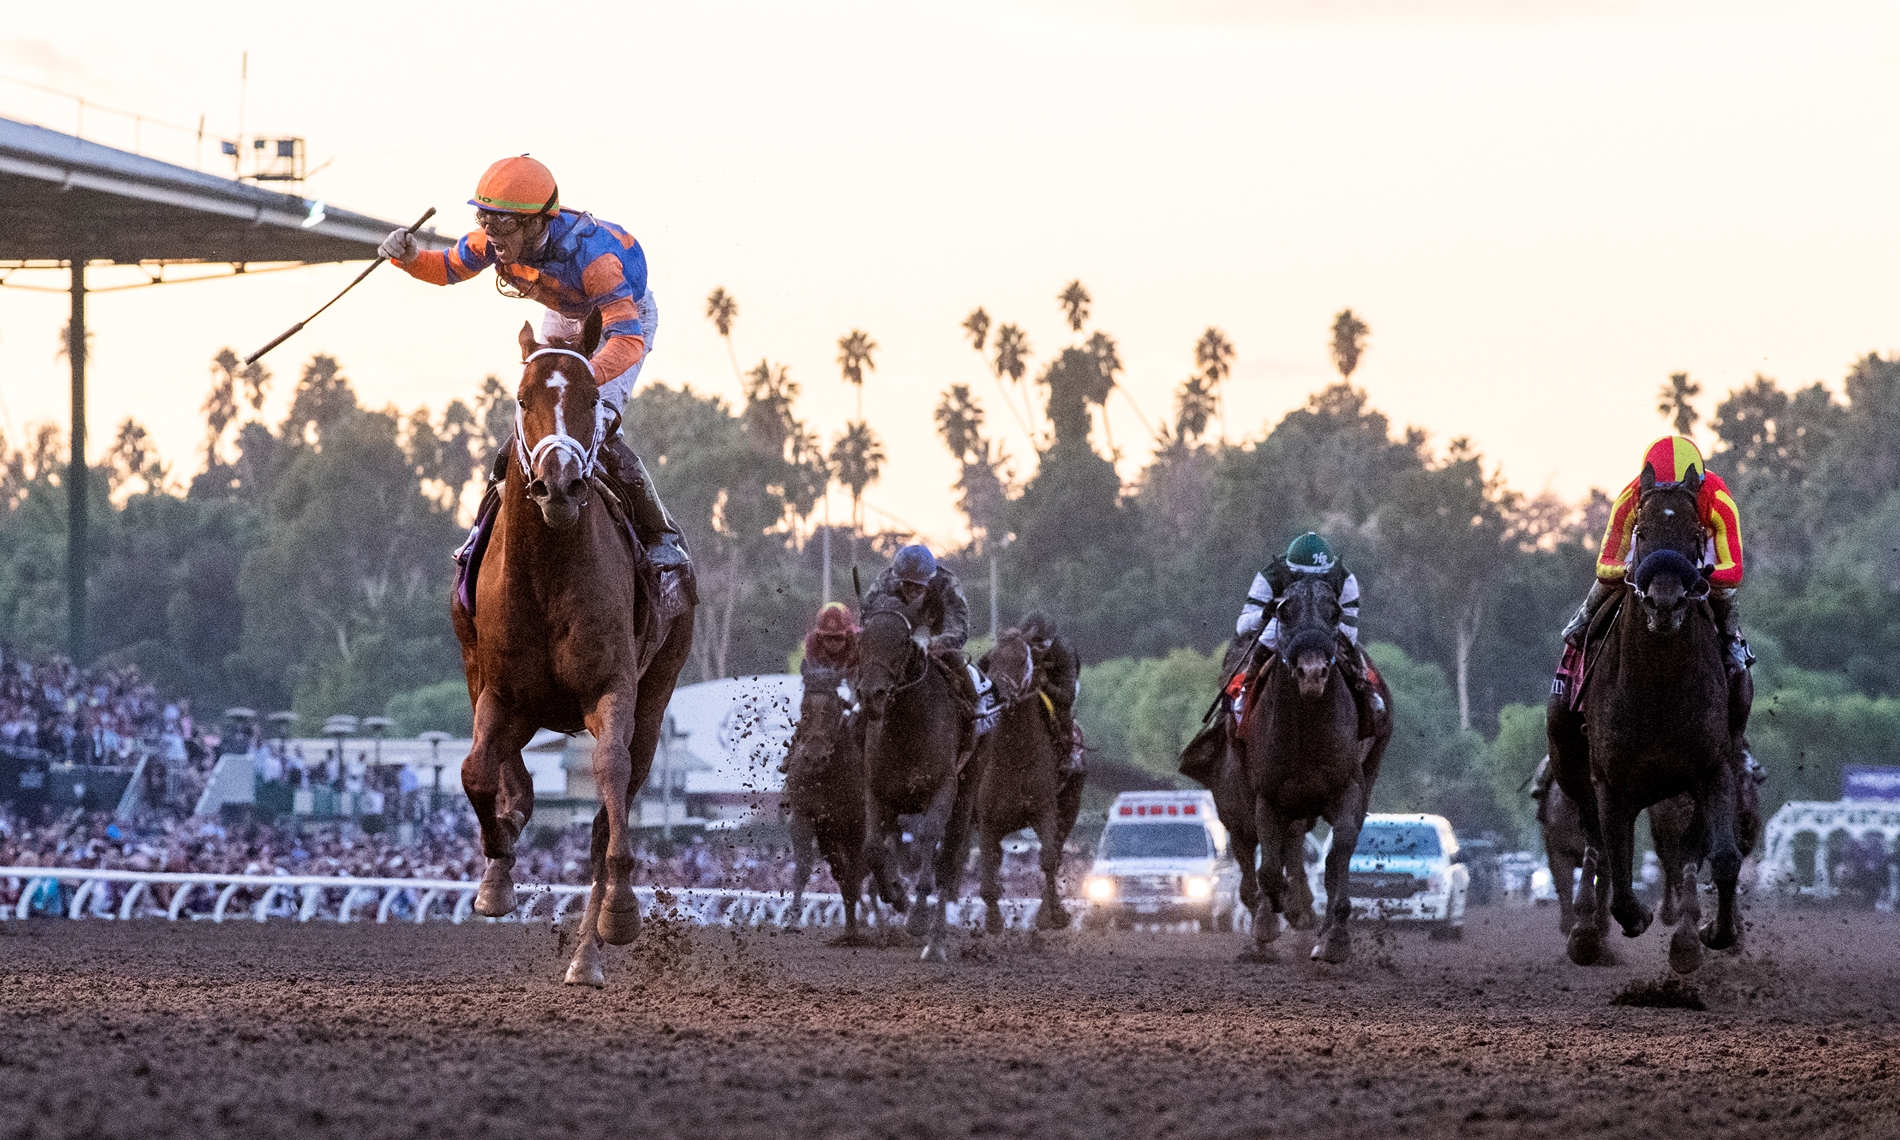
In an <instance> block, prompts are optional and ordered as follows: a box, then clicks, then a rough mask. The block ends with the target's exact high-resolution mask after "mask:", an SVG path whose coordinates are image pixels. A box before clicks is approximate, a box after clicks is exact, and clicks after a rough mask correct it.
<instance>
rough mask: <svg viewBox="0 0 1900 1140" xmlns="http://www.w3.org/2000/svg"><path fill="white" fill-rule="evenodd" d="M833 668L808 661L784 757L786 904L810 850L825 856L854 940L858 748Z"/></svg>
mask: <svg viewBox="0 0 1900 1140" xmlns="http://www.w3.org/2000/svg"><path fill="white" fill-rule="evenodd" d="M838 681H839V677H838V674H836V673H834V672H832V671H830V670H827V669H815V668H811V667H809V666H808V667H807V669H806V671H805V695H804V698H803V700H802V701H801V702H800V704H799V713H798V727H797V728H795V729H794V730H793V731H792V743H791V748H790V750H789V751H788V752H787V753H786V756H785V797H786V799H787V801H788V802H789V803H790V804H791V832H792V851H793V857H794V858H795V860H796V868H795V870H794V871H793V873H792V906H793V909H794V910H796V909H797V908H798V906H799V904H800V903H801V902H802V901H803V896H804V893H805V883H806V882H807V881H808V880H809V879H810V878H811V872H812V866H813V864H814V862H815V858H814V856H816V855H818V854H823V855H824V857H825V862H827V863H829V864H831V877H832V878H834V879H836V880H837V881H838V890H839V891H840V892H841V893H842V894H843V896H844V929H845V932H844V936H843V937H841V938H838V939H836V940H834V943H833V944H834V945H839V946H855V945H858V944H859V943H860V942H862V940H863V937H862V935H861V934H860V933H859V931H858V905H859V904H860V903H861V902H862V901H863V895H864V877H865V874H866V870H865V863H864V752H863V750H862V749H860V748H859V746H858V737H857V733H856V731H855V730H854V728H853V726H852V724H851V722H850V719H849V718H848V717H847V716H846V715H845V707H844V698H843V697H840V696H839V695H838Z"/></svg>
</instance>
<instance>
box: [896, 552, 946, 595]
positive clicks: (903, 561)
mask: <svg viewBox="0 0 1900 1140" xmlns="http://www.w3.org/2000/svg"><path fill="white" fill-rule="evenodd" d="M891 569H892V570H893V571H895V572H896V573H897V579H898V581H900V582H914V583H916V584H917V585H919V586H922V585H925V584H927V583H928V582H929V581H930V576H931V575H932V574H935V573H936V572H937V558H936V556H935V555H933V554H931V553H930V548H929V547H927V546H918V545H912V546H906V547H905V548H904V549H902V550H900V551H898V552H897V557H896V558H893V559H891Z"/></svg>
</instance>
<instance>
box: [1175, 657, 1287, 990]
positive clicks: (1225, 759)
mask: <svg viewBox="0 0 1900 1140" xmlns="http://www.w3.org/2000/svg"><path fill="white" fill-rule="evenodd" d="M1246 651H1247V646H1246V645H1245V644H1239V645H1234V646H1231V647H1230V648H1229V649H1228V653H1227V661H1226V663H1225V664H1224V666H1223V667H1222V670H1221V674H1222V676H1226V677H1231V676H1232V675H1233V672H1234V670H1236V669H1238V668H1241V667H1242V662H1243V660H1244V657H1245V654H1246ZM1221 702H1222V704H1223V705H1224V704H1226V703H1227V697H1226V696H1225V695H1224V694H1223V695H1222V697H1221ZM1219 715H1220V716H1221V717H1223V718H1226V717H1227V716H1228V713H1227V711H1226V710H1225V709H1222V710H1221V711H1220V713H1219ZM1215 729H1216V730H1212V731H1209V730H1204V731H1202V732H1200V733H1197V734H1196V735H1195V737H1194V739H1193V740H1192V741H1190V742H1189V743H1188V746H1187V748H1186V749H1184V750H1183V751H1182V753H1181V761H1180V765H1179V767H1180V771H1181V774H1182V775H1184V776H1187V777H1188V778H1189V779H1192V780H1195V781H1197V782H1198V783H1200V784H1201V785H1202V786H1203V787H1205V788H1206V789H1207V790H1208V791H1209V792H1212V793H1213V794H1214V812H1215V814H1216V815H1217V816H1219V817H1220V822H1221V826H1222V827H1225V828H1226V829H1227V848H1228V850H1229V851H1230V852H1232V853H1233V856H1234V862H1236V863H1237V864H1239V866H1240V905H1242V906H1244V907H1246V908H1247V912H1248V913H1249V914H1252V913H1254V912H1255V911H1256V910H1258V909H1259V906H1260V874H1259V868H1258V866H1257V864H1258V862H1259V854H1260V831H1259V824H1258V819H1257V816H1256V814H1255V812H1254V794H1253V780H1252V779H1251V778H1250V777H1249V776H1248V775H1247V761H1246V758H1245V757H1244V756H1242V755H1241V754H1240V751H1239V750H1238V749H1237V748H1235V746H1234V731H1233V728H1232V726H1230V725H1227V724H1226V722H1225V720H1223V722H1222V724H1221V725H1217V726H1215ZM1312 827H1313V821H1312V820H1310V819H1309V820H1304V821H1301V822H1299V823H1296V824H1295V825H1294V826H1292V827H1290V828H1288V829H1287V831H1286V836H1285V842H1286V850H1285V851H1283V852H1282V853H1281V869H1282V871H1283V872H1284V874H1285V875H1286V881H1287V888H1288V896H1289V897H1288V898H1287V900H1286V905H1287V910H1286V921H1287V925H1288V926H1291V927H1292V928H1293V929H1295V930H1310V929H1312V927H1313V924H1314V922H1315V921H1316V920H1315V917H1314V915H1313V888H1312V884H1310V883H1309V882H1307V878H1306V833H1307V832H1308V831H1311V830H1312ZM1242 957H1243V958H1247V959H1251V958H1252V957H1253V954H1252V952H1251V951H1250V952H1248V953H1247V954H1244V955H1242Z"/></svg>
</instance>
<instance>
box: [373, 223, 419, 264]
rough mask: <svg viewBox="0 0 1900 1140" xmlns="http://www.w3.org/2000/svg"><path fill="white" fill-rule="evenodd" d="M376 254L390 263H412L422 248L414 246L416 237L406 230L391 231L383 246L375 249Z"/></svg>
mask: <svg viewBox="0 0 1900 1140" xmlns="http://www.w3.org/2000/svg"><path fill="white" fill-rule="evenodd" d="M376 252H377V253H379V254H381V255H382V256H384V257H387V258H388V259H389V260H391V261H414V260H415V257H416V254H418V253H421V252H422V247H421V246H419V245H417V244H416V235H414V234H412V233H410V232H409V231H408V230H392V231H390V234H389V236H388V237H386V238H384V239H383V244H381V245H379V246H377V247H376Z"/></svg>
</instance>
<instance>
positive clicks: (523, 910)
mask: <svg viewBox="0 0 1900 1140" xmlns="http://www.w3.org/2000/svg"><path fill="white" fill-rule="evenodd" d="M0 885H4V886H5V887H6V888H7V890H8V893H11V892H12V891H14V890H18V892H19V894H18V896H17V899H18V901H17V902H15V903H13V904H12V905H10V906H7V907H5V908H4V911H0V918H5V919H9V920H18V919H25V918H28V917H31V916H33V915H35V914H41V915H44V914H47V913H49V912H52V913H56V914H58V915H61V916H63V917H65V918H69V919H82V918H93V919H102V920H107V921H130V920H132V919H135V918H164V919H169V920H171V921H174V922H176V921H179V920H181V919H188V920H192V921H210V922H225V921H227V920H229V921H233V922H237V921H245V920H250V921H254V922H267V921H269V920H270V919H273V918H276V919H282V920H285V921H295V922H311V921H319V920H320V921H329V922H377V923H388V922H417V923H421V922H428V921H432V920H446V921H448V922H451V923H456V924H459V923H462V922H466V921H467V920H468V919H469V918H470V917H475V916H474V905H475V891H476V889H477V888H478V887H479V886H480V885H481V884H479V883H476V882H462V881H458V880H450V879H371V878H354V877H350V876H335V875H236V874H232V875H220V874H212V873H204V872H187V871H112V870H97V869H88V868H68V867H0ZM69 889H70V893H68V891H69ZM515 891H516V897H517V903H518V905H517V906H516V909H515V912H514V913H513V914H511V915H509V916H508V917H506V918H502V919H481V920H480V921H483V922H513V923H527V922H536V921H543V922H556V921H559V920H560V919H561V918H563V917H564V916H566V915H567V914H568V913H569V912H570V911H573V910H575V909H576V908H580V909H585V908H586V905H587V892H588V887H586V886H585V885H576V884H569V883H540V884H529V883H523V884H518V885H517V886H516V887H515ZM634 893H635V894H636V895H638V896H639V898H640V904H641V907H642V909H643V910H644V911H645V913H646V914H647V915H649V916H652V915H655V914H674V915H678V916H679V917H681V918H684V919H686V920H688V921H691V922H693V923H695V924H698V925H700V926H732V927H744V928H759V927H779V928H803V927H827V926H843V925H844V899H843V898H842V896H839V895H835V894H829V895H823V894H807V895H804V896H803V897H802V898H801V899H800V900H799V902H798V905H797V906H796V907H794V906H793V904H792V895H791V892H789V891H747V890H733V889H727V888H717V887H681V888H654V887H635V888H634ZM1068 905H1069V908H1070V909H1071V910H1072V911H1079V910H1080V909H1081V908H1082V907H1083V906H1084V905H1085V904H1083V903H1080V902H1073V903H1070V904H1068ZM1039 906H1041V900H1039V899H1004V900H1003V901H1002V910H1003V916H1004V919H1005V921H1006V923H1007V924H1008V925H1009V927H1010V928H1011V929H1027V928H1028V927H1029V926H1030V925H1031V924H1033V923H1034V922H1035V919H1036V910H1037V908H1038V907H1039ZM946 912H947V917H948V920H949V922H950V924H951V925H953V926H969V925H974V924H976V923H979V922H981V921H982V919H983V904H982V903H981V901H979V900H971V899H962V900H958V901H956V902H952V903H950V904H949V906H948V907H947V908H946ZM860 921H862V922H864V923H866V924H868V925H870V926H878V925H890V924H891V923H892V922H894V921H895V922H902V921H903V916H901V915H897V914H895V913H894V912H892V911H891V910H889V909H888V908H886V907H884V906H883V905H882V904H876V905H872V906H866V907H864V908H862V910H861V911H860Z"/></svg>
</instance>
